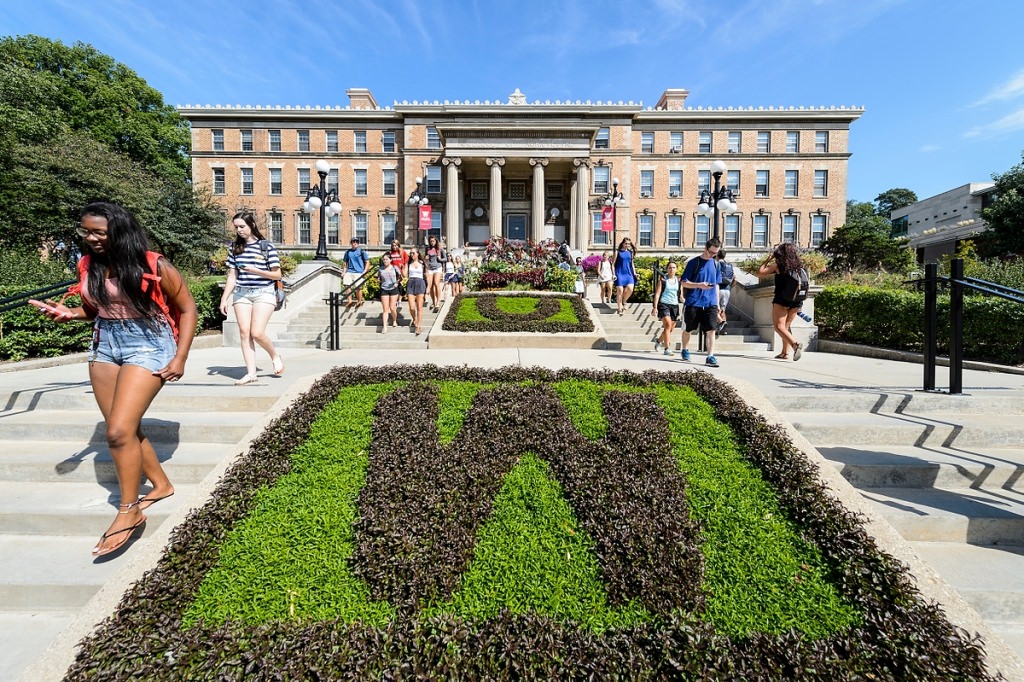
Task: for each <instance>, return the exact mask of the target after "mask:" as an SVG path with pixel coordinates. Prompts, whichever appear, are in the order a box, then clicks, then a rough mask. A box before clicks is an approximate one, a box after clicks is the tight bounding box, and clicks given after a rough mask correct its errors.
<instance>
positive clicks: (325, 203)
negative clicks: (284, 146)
mask: <svg viewBox="0 0 1024 682" xmlns="http://www.w3.org/2000/svg"><path fill="white" fill-rule="evenodd" d="M330 171H331V166H330V164H328V163H327V162H326V161H324V160H323V159H321V160H320V161H317V162H316V174H317V175H319V176H320V184H319V185H313V186H312V187H310V188H309V189H308V190H307V191H306V200H305V201H304V202H303V203H302V210H303V212H304V213H312V212H313V211H315V210H317V209H318V208H320V209H322V210H321V211H320V237H319V238H318V239H317V242H316V255H315V256H314V257H313V260H328V258H327V216H334V215H340V214H341V202H340V201H338V192H337V190H334V189H331V190H328V189H327V174H328V173H330Z"/></svg>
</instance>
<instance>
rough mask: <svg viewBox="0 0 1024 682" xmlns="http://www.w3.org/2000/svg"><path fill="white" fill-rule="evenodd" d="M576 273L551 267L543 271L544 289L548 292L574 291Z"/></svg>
mask: <svg viewBox="0 0 1024 682" xmlns="http://www.w3.org/2000/svg"><path fill="white" fill-rule="evenodd" d="M575 285H576V273H575V272H574V271H573V270H565V269H563V268H559V267H551V268H548V269H546V270H545V271H544V288H545V289H547V290H548V291H564V292H568V293H572V292H573V291H575Z"/></svg>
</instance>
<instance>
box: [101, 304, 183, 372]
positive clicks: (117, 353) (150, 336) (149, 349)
mask: <svg viewBox="0 0 1024 682" xmlns="http://www.w3.org/2000/svg"><path fill="white" fill-rule="evenodd" d="M177 352H178V345H177V344H176V343H175V342H174V333H173V332H172V331H171V326H170V325H169V324H167V322H166V320H163V319H161V320H159V321H157V320H153V319H149V318H138V319H134V320H108V319H105V318H102V317H97V318H96V320H95V321H94V322H93V325H92V345H90V346H89V362H109V363H111V364H114V365H138V366H139V367H145V368H146V369H148V370H149V371H150V372H158V371H160V370H161V369H163V368H164V367H166V366H167V364H168V363H169V362H170V361H171V360H172V359H173V358H174V354H175V353H177Z"/></svg>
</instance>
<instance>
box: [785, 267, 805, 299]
mask: <svg viewBox="0 0 1024 682" xmlns="http://www.w3.org/2000/svg"><path fill="white" fill-rule="evenodd" d="M786 274H787V275H789V276H790V277H791V278H792V280H793V282H792V289H791V291H793V295H792V296H790V297H789V300H791V301H793V303H803V302H804V301H805V300H807V290H808V289H810V287H811V280H810V277H808V276H807V268H800V269H799V270H790V271H789V272H787V273H786Z"/></svg>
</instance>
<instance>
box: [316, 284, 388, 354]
mask: <svg viewBox="0 0 1024 682" xmlns="http://www.w3.org/2000/svg"><path fill="white" fill-rule="evenodd" d="M377 276H379V275H378V270H377V269H376V268H372V267H371V268H367V270H366V272H364V273H363V274H361V275H360V276H359V277H357V278H356V280H355V281H354V282H352V283H351V284H349V285H346V286H343V287H342V288H341V291H337V292H334V291H332V292H331V293H330V295H329V296H328V297H327V305H328V306H329V308H330V319H331V327H330V336H329V337H328V348H329V349H330V350H340V349H341V305H342V304H341V301H342V300H343V299H346V298H350V297H351V296H352V295H353V294H354V293H355V292H356V290H357V289H361V288H362V287H363V286H364V285H365V284H366V283H367V282H368V281H370V279H371V278H373V277H377Z"/></svg>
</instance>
